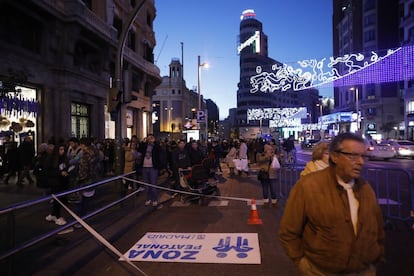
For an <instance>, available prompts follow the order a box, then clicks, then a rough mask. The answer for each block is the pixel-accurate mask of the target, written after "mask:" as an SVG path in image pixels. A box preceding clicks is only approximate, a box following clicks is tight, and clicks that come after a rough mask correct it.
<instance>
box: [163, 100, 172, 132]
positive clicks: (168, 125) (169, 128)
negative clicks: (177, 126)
mask: <svg viewBox="0 0 414 276" xmlns="http://www.w3.org/2000/svg"><path fill="white" fill-rule="evenodd" d="M164 110H166V111H167V112H168V122H167V129H168V132H169V133H170V138H171V132H172V127H171V111H172V110H174V108H173V107H170V108H168V107H166V108H164Z"/></svg>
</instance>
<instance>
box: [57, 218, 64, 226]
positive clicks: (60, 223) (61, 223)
mask: <svg viewBox="0 0 414 276" xmlns="http://www.w3.org/2000/svg"><path fill="white" fill-rule="evenodd" d="M55 223H56V224H57V225H65V224H66V220H65V219H64V218H63V217H60V218H58V219H57V220H55Z"/></svg>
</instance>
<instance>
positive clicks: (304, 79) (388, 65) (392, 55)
mask: <svg viewBox="0 0 414 276" xmlns="http://www.w3.org/2000/svg"><path fill="white" fill-rule="evenodd" d="M413 60H414V46H406V47H400V48H397V49H388V50H386V51H382V52H381V51H380V52H374V51H372V52H370V53H369V54H363V53H357V54H349V55H344V56H341V57H330V58H329V59H328V60H327V59H326V58H323V59H320V60H317V59H309V60H302V61H298V62H297V64H298V65H299V67H300V68H295V67H293V66H290V65H287V64H275V65H273V66H272V69H271V72H265V71H263V69H262V67H261V66H257V67H256V73H257V74H256V75H255V76H252V77H251V78H250V84H251V89H250V92H251V93H257V92H265V93H269V92H270V93H271V92H275V91H287V90H294V91H299V90H304V89H309V88H312V87H318V86H323V85H326V84H331V85H332V84H333V85H334V86H336V87H340V86H353V85H362V84H369V83H382V82H397V81H401V80H407V79H413V78H414V65H413V64H414V63H413V62H412V61H413ZM338 68H341V70H338Z"/></svg>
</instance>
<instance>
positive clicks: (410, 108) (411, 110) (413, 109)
mask: <svg viewBox="0 0 414 276" xmlns="http://www.w3.org/2000/svg"><path fill="white" fill-rule="evenodd" d="M407 114H414V101H409V102H408V103H407Z"/></svg>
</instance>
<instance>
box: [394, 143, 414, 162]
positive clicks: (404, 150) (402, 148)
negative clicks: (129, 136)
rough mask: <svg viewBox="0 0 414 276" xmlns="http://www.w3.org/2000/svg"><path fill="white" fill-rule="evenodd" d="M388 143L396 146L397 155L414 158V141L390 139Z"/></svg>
mask: <svg viewBox="0 0 414 276" xmlns="http://www.w3.org/2000/svg"><path fill="white" fill-rule="evenodd" d="M388 143H389V144H390V145H391V146H393V147H394V148H395V153H396V157H408V158H411V159H414V142H413V141H408V140H389V141H388Z"/></svg>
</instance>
